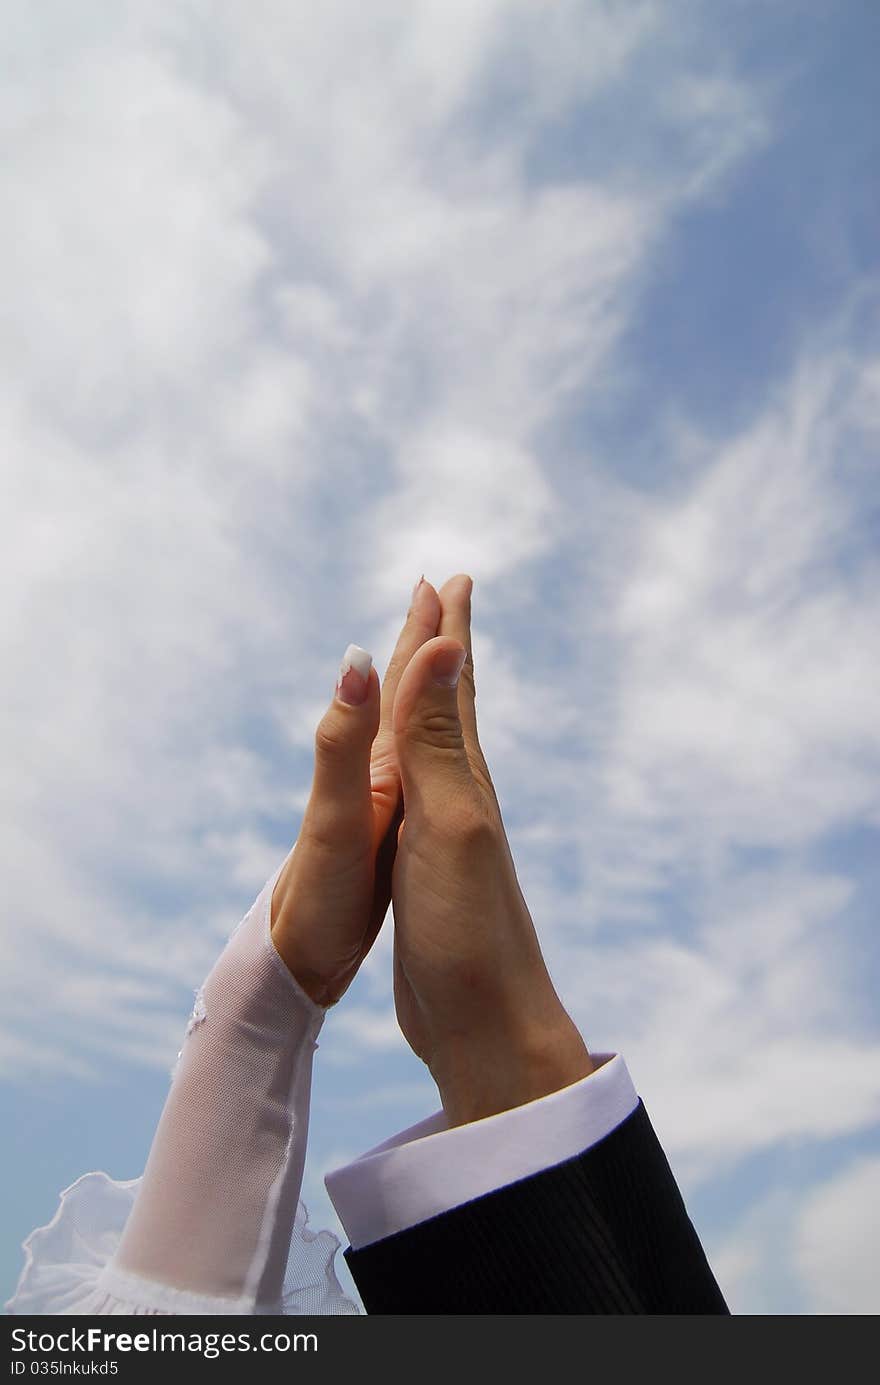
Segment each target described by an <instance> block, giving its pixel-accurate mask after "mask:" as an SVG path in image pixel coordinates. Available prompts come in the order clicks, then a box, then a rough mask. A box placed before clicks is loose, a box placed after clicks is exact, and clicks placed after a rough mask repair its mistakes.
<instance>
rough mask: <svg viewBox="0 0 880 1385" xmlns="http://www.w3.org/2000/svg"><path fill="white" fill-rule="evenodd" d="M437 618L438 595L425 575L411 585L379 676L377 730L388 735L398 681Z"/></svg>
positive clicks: (430, 635) (433, 630)
mask: <svg viewBox="0 0 880 1385" xmlns="http://www.w3.org/2000/svg"><path fill="white" fill-rule="evenodd" d="M439 620H440V598H439V597H438V595H437V593H436V591H435V590H434V588H433V587H432V586H431V583H430V582H427V581H426V580H425V578H424V577H422V578H421V580H420V581H419V582H417V583H416V585H415V587H414V588H413V594H412V599H411V601H410V606H409V610H408V611H407V614H406V620H405V621H404V623H403V628H402V630H401V632H400V634H399V635H398V637H397V644H396V645H395V646H394V652H393V653H392V655H391V658H390V659H389V661H388V667H387V668H386V670H385V677H384V678H383V679H382V709H381V717H380V721H379V729H380V733H387V735H388V736H389V738H390V736H391V714H392V711H393V709H394V698H395V696H396V694H397V688H398V684H399V683H400V679H401V677H402V675H403V670H404V669H405V668H406V666H407V664H408V663H409V661H410V659H411V658H412V656H413V654H415V652H416V650H417V649H419V648H420V646H421V645H423V644H424V643H425V641H426V640H430V639H432V638H433V637H434V635H436V634H437V625H438V622H439Z"/></svg>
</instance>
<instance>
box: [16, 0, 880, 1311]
mask: <svg viewBox="0 0 880 1385" xmlns="http://www.w3.org/2000/svg"><path fill="white" fill-rule="evenodd" d="M878 39H880V10H878V7H877V6H876V5H875V4H874V3H873V2H872V0H774V3H773V4H770V5H768V4H766V3H765V0H730V2H729V3H726V4H725V5H724V6H719V5H717V4H715V3H712V2H711V0H706V2H705V3H703V2H702V0H644V3H641V0H625V3H613V0H370V3H369V4H367V5H364V4H363V3H358V2H357V0H350V2H349V0H346V3H338V0H332V2H331V0H324V3H322V4H321V5H320V6H318V5H309V4H306V3H303V2H300V3H295V0H287V3H284V2H283V0H247V3H244V0H238V2H234V0H226V2H225V3H217V0H211V3H208V0H173V3H172V0H158V2H157V0H150V2H149V3H146V0H125V2H123V0H112V2H111V0H104V2H103V3H95V0H80V3H78V4H77V5H75V6H72V5H70V4H69V3H67V0H54V2H50V0H43V3H41V4H40V5H33V4H30V3H28V2H27V0H10V3H8V4H7V5H6V6H5V8H4V25H3V34H2V37H0V45H2V51H3V68H4V82H3V84H2V89H0V107H2V120H3V126H4V129H5V130H6V147H5V156H4V159H3V166H2V175H0V176H2V182H3V184H4V188H3V191H4V206H5V215H4V217H3V224H2V227H0V275H2V280H3V283H2V303H3V312H2V315H0V351H2V358H3V368H2V372H0V437H2V459H0V466H2V471H0V477H2V482H0V484H2V505H0V523H2V526H3V543H2V546H0V564H2V568H3V581H2V588H0V590H2V595H0V603H2V604H0V632H2V633H0V638H2V646H3V668H4V677H3V680H2V699H3V706H2V717H0V736H2V746H0V751H2V763H3V775H2V781H0V783H2V788H0V793H2V804H3V830H2V835H0V854H2V875H3V881H4V889H3V909H2V916H0V923H2V940H0V976H2V980H0V991H2V1024H0V1067H2V1075H3V1079H4V1085H3V1095H2V1107H0V1116H2V1118H3V1128H4V1130H6V1132H7V1135H6V1138H5V1140H4V1143H3V1152H2V1163H3V1180H2V1186H3V1197H4V1200H5V1205H4V1207H3V1211H2V1225H3V1237H2V1246H0V1271H2V1274H0V1278H2V1283H0V1288H2V1290H3V1294H2V1297H4V1298H5V1297H6V1296H7V1295H8V1293H9V1292H11V1290H12V1288H13V1286H14V1283H15V1279H16V1277H17V1274H18V1271H19V1268H20V1265H21V1254H20V1250H19V1244H20V1241H21V1239H22V1237H23V1236H25V1235H26V1234H27V1232H28V1231H29V1230H30V1229H31V1228H32V1227H34V1226H36V1225H40V1224H43V1223H45V1222H46V1221H48V1220H49V1218H50V1217H51V1216H52V1214H53V1212H54V1210H55V1207H56V1204H57V1195H58V1192H59V1190H60V1189H61V1188H62V1187H64V1186H66V1185H67V1184H68V1183H70V1182H72V1181H73V1179H74V1178H76V1177H77V1176H78V1175H79V1174H81V1173H82V1172H84V1171H86V1170H89V1169H95V1168H97V1169H106V1170H107V1171H108V1172H109V1173H110V1174H111V1175H112V1176H114V1177H116V1178H131V1177H134V1176H136V1175H137V1174H138V1173H140V1171H141V1169H142V1167H143V1163H144V1159H145V1157H146V1153H147V1150H148V1148H149V1143H150V1138H151V1133H152V1130H153V1128H154V1126H155V1122H156V1120H157V1118H158V1115H159V1112H160V1110H161V1107H162V1103H163V1101H164V1097H165V1093H166V1091H167V1085H168V1068H169V1065H170V1063H171V1062H172V1060H173V1057H174V1055H175V1053H176V1051H177V1049H178V1048H179V1046H180V1038H181V1034H182V1031H183V1028H184V1026H185V1023H186V1019H187V1016H188V1014H189V1010H190V1006H191V1000H192V990H193V988H194V987H195V986H196V985H197V984H198V983H199V982H200V981H201V980H202V978H203V976H204V974H205V972H206V971H207V970H208V968H209V966H210V964H211V962H212V960H213V958H214V956H215V955H216V952H217V951H218V950H219V947H220V946H221V945H222V942H223V940H224V939H225V937H226V935H227V934H228V932H229V930H230V928H231V927H232V926H233V925H234V924H235V923H236V922H237V920H238V919H239V918H240V917H241V916H242V914H243V913H244V912H245V910H246V909H247V908H248V907H249V905H250V904H251V902H252V901H253V899H254V898H255V897H256V894H257V893H258V891H259V889H260V888H261V886H262V884H263V883H264V881H265V880H266V879H267V878H268V876H269V875H270V874H272V873H273V871H274V870H275V868H276V866H277V865H278V864H279V863H280V861H281V860H282V859H283V857H284V856H285V855H286V854H287V851H288V849H289V846H290V843H291V842H292V841H293V839H294V837H295V836H296V833H297V830H298V824H299V820H300V815H301V812H302V809H303V807H304V804H305V801H306V798H307V795H308V790H309V784H310V779H311V764H312V761H311V749H312V739H313V735H314V728H315V725H316V723H317V720H318V718H319V717H320V715H321V714H322V712H323V710H324V708H325V707H326V705H327V703H328V702H329V700H330V697H331V696H332V690H333V683H334V679H335V675H336V669H337V665H338V662H339V658H340V656H341V654H342V652H343V650H344V649H345V646H346V645H347V644H348V643H349V642H350V641H354V642H356V643H358V644H361V645H364V646H365V647H367V648H368V649H370V650H371V651H372V653H373V657H374V660H375V662H376V664H377V666H378V668H379V672H380V675H381V673H382V672H383V670H384V667H385V664H386V662H387V659H388V656H389V654H390V651H391V648H392V646H393V643H394V639H395V637H396V632H397V629H398V628H399V625H400V623H401V621H402V619H403V615H404V613H405V610H406V607H407V604H408V601H409V594H410V590H411V587H412V585H413V583H414V581H415V580H416V579H417V578H418V577H419V575H420V574H421V573H422V572H424V573H425V574H426V575H427V576H428V578H429V579H430V580H431V581H432V582H434V584H435V585H436V586H439V585H440V584H441V583H442V582H443V580H445V578H446V577H448V576H450V575H451V574H452V573H453V572H456V571H467V572H469V573H471V574H472V576H473V578H474V582H475V586H474V596H473V611H474V650H475V663H476V670H477V689H478V709H479V715H480V726H481V737H482V740H483V744H484V748H485V750H486V753H487V757H488V760H489V764H490V766H491V768H492V770H493V773H494V777H495V782H496V786H497V789H498V793H499V797H500V800H501V803H502V807H503V810H504V815H505V821H506V823H507V826H508V833H509V837H510V840H511V844H512V848H513V852H514V856H515V859H516V861H517V865H518V869H519V874H520V881H521V884H522V887H523V891H524V894H525V897H526V899H527V901H528V903H529V906H530V908H531V911H532V915H533V917H534V919H535V922H536V925H537V926H538V929H539V932H540V934H541V937H542V940H543V941H544V944H545V948H546V952H547V956H548V961H549V964H550V967H551V971H552V972H553V975H554V977H555V978H556V979H557V982H558V985H559V989H560V990H561V993H562V995H563V998H564V1000H565V1002H566V1003H567V1005H568V1006H569V1008H570V1010H571V1011H572V1013H573V1015H574V1016H575V1017H576V1019H577V1021H578V1023H579V1024H580V1025H581V1026H582V1028H583V1032H584V1035H585V1037H586V1039H587V1041H588V1043H589V1044H590V1046H591V1047H594V1048H596V1049H612V1050H615V1051H620V1052H622V1053H623V1054H624V1056H625V1058H626V1060H627V1062H628V1065H629V1067H630V1070H631V1072H632V1074H633V1077H634V1080H635V1082H636V1086H637V1088H638V1090H639V1092H640V1093H641V1095H642V1097H643V1099H644V1101H645V1104H646V1106H647V1108H648V1110H649V1112H650V1114H651V1117H652V1119H653V1122H654V1125H655V1128H656V1129H657V1132H658V1134H659V1136H660V1138H661V1140H662V1141H663V1143H664V1145H665V1147H666V1150H667V1153H668V1155H669V1157H670V1160H671V1161H672V1164H673V1167H674V1169H675V1171H676V1173H677V1175H678V1177H679V1181H680V1185H681V1187H682V1191H683V1193H684V1195H685V1198H686V1201H687V1203H688V1207H689V1209H690V1211H691V1214H692V1216H693V1219H694V1221H695V1222H696V1225H697V1227H698V1229H699V1231H700V1234H701V1236H702V1238H703V1241H704V1244H705V1246H706V1249H707V1252H708V1254H709V1257H710V1260H711V1262H712V1264H713V1266H714V1268H715V1270H716V1273H717V1275H718V1278H719V1281H720V1282H721V1285H722V1288H723V1290H724V1291H725V1293H726V1295H727V1297H728V1301H729V1303H730V1305H731V1307H732V1308H733V1309H734V1311H737V1312H755V1313H834V1312H876V1311H878V1310H880V1288H878V1285H880V1274H878V1266H877V1261H876V1255H877V1251H876V1247H877V1245H878V1243H880V1015H878V1009H877V1005H876V1001H875V996H876V994H877V987H878V983H880V963H878V958H877V950H876V943H875V920H876V899H877V895H878V891H880V853H878V850H877V845H878V832H880V778H878V768H880V718H878V714H877V706H878V691H880V543H878V535H880V486H878V464H877V458H878V442H880V316H878V308H880V264H878V256H877V244H878V239H877V230H878V221H880V160H878V155H880V147H878V145H880V141H878V138H877V121H876V113H877V112H876V93H875V91H874V89H873V82H874V80H875V77H876V66H875V65H876V52H877V45H878ZM389 923H390V919H389ZM389 963H390V930H389V929H386V930H385V932H384V933H383V936H382V938H381V939H380V942H379V944H377V947H376V948H375V950H374V952H373V954H372V956H371V958H370V959H369V962H368V964H367V965H366V967H365V968H364V970H363V973H362V975H361V976H360V977H359V978H358V981H357V982H356V984H355V986H354V987H353V988H352V990H351V991H350V992H349V994H348V995H347V997H346V998H345V1000H344V1002H343V1004H342V1005H341V1006H340V1007H339V1009H338V1010H337V1011H335V1012H334V1013H332V1014H331V1016H330V1017H329V1019H328V1021H327V1023H326V1024H325V1027H324V1031H323V1034H322V1037H321V1047H320V1050H319V1053H318V1055H317V1061H316V1070H315V1079H314V1106H313V1117H312V1134H311V1142H310V1152H309V1162H308V1167H307V1172H306V1181H305V1185H304V1195H305V1197H306V1201H307V1202H308V1204H309V1208H310V1212H311V1217H312V1221H313V1223H316V1224H318V1225H326V1226H333V1227H335V1228H337V1229H338V1223H337V1222H336V1221H335V1217H334V1214H333V1212H332V1209H331V1207H330V1204H329V1202H328V1201H327V1199H326V1195H325V1194H324V1192H323V1186H322V1175H323V1172H324V1171H325V1170H326V1169H327V1168H328V1167H331V1166H333V1165H334V1164H337V1163H339V1162H341V1161H343V1160H344V1159H346V1158H348V1157H351V1156H354V1155H355V1154H358V1153H360V1152H361V1151H362V1150H364V1149H366V1148H367V1147H369V1146H370V1145H372V1144H375V1143H377V1142H378V1141H380V1140H382V1139H384V1138H386V1137H387V1136H389V1135H390V1134H392V1133H393V1132H394V1131H396V1130H398V1129H400V1128H401V1127H403V1126H405V1125H408V1124H410V1123H411V1122H413V1121H415V1120H418V1119H420V1118H421V1117H422V1116H424V1115H426V1114H428V1113H429V1112H430V1111H431V1110H433V1109H434V1108H435V1106H436V1099H435V1093H434V1090H433V1087H432V1084H431V1083H430V1080H429V1079H428V1078H427V1076H426V1075H425V1074H424V1072H423V1070H422V1069H421V1066H420V1064H419V1063H418V1062H417V1060H416V1059H415V1058H413V1057H412V1056H411V1055H410V1053H409V1050H408V1049H407V1048H406V1045H405V1044H404V1042H403V1040H402V1039H401V1037H400V1035H399V1033H398V1031H397V1027H396V1024H395V1021H394V1017H393V1005H392V1001H391V989H390V966H389ZM339 1258H340V1273H341V1277H342V1278H344V1281H345V1283H346V1284H347V1285H348V1286H350V1284H351V1281H350V1279H349V1278H348V1276H347V1272H346V1271H345V1268H344V1266H342V1265H341V1256H340V1257H339ZM872 1261H873V1263H872Z"/></svg>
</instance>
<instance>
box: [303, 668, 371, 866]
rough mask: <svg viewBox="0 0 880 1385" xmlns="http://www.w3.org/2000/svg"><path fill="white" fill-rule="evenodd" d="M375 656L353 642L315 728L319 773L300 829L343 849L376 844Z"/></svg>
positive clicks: (343, 850)
mask: <svg viewBox="0 0 880 1385" xmlns="http://www.w3.org/2000/svg"><path fill="white" fill-rule="evenodd" d="M372 665H373V660H372V655H371V654H370V653H369V652H368V651H367V650H366V649H361V647H360V646H359V645H356V644H350V645H349V646H348V648H347V649H346V651H345V654H344V655H343V658H342V662H341V663H340V665H339V676H338V678H337V683H336V690H335V693H334V696H333V700H332V702H331V703H330V706H329V707H328V708H327V711H326V712H325V713H324V715H323V717H322V718H321V720H320V721H319V722H318V726H317V729H316V731H315V772H314V778H313V780H312V791H311V795H310V797H309V802H308V805H307V807H306V811H305V814H304V817H303V827H302V831H303V833H305V834H306V835H307V836H308V837H309V838H310V840H311V841H312V842H316V841H318V842H324V843H325V844H326V845H327V846H329V847H330V848H331V849H332V848H335V847H338V848H339V850H340V851H341V852H343V853H345V852H346V851H351V850H354V851H355V852H358V853H359V852H361V851H363V850H365V849H366V848H367V847H369V848H370V849H372V845H373V806H372V792H371V786H370V753H371V750H372V745H373V739H374V737H375V735H376V731H377V729H378V726H379V700H380V689H379V678H378V675H377V673H376V670H375V669H374V668H373V666H372Z"/></svg>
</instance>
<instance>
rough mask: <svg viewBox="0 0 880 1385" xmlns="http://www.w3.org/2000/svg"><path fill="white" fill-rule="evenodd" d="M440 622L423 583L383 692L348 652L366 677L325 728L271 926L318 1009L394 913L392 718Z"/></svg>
mask: <svg viewBox="0 0 880 1385" xmlns="http://www.w3.org/2000/svg"><path fill="white" fill-rule="evenodd" d="M439 619H440V601H439V598H438V596H437V592H436V591H435V590H434V588H433V587H432V586H431V584H430V582H425V581H424V579H423V580H422V582H421V583H419V584H417V586H416V589H415V591H414V592H413V598H412V604H411V605H410V608H409V612H408V614H407V618H406V622H405V624H404V626H403V629H402V630H401V632H400V636H399V638H398V641H397V645H396V646H395V649H394V653H393V655H392V657H391V661H390V663H389V665H388V669H387V671H386V674H385V681H384V683H383V684H382V687H381V690H380V687H379V678H378V675H377V673H376V670H375V669H374V668H373V667H372V664H371V662H370V656H369V654H367V653H366V651H365V650H358V648H357V646H350V648H349V650H348V651H346V652H347V653H354V655H355V658H357V659H358V660H359V662H361V664H362V665H365V666H366V667H367V669H368V676H367V678H366V680H364V679H363V678H362V677H361V675H360V673H359V672H358V671H357V669H356V668H355V667H351V668H350V669H349V670H348V671H347V672H346V674H345V677H344V678H343V679H342V683H341V686H340V684H339V683H337V689H336V693H335V694H334V697H333V701H332V702H331V704H330V706H329V707H328V709H327V711H326V712H325V714H324V716H323V717H322V718H321V721H320V722H319V723H318V728H317V731H316V733H315V770H314V778H313V782H312V789H311V794H310V797H309V801H308V804H307V806H306V810H305V814H304V816H303V821H302V826H301V827H300V832H299V836H298V837H297V840H296V845H295V847H294V849H293V851H292V853H291V855H290V856H289V857H288V859H287V861H286V862H285V865H284V867H283V869H282V871H281V873H280V875H279V877H278V880H277V882H276V884H275V889H274V892H273V895H272V919H271V927H272V940H273V942H274V944H275V947H276V948H277V950H278V952H279V954H280V955H281V957H282V958H283V959H284V961H285V962H286V964H287V966H288V968H289V969H290V971H291V972H292V974H293V976H294V977H295V978H296V980H297V981H298V982H299V984H300V986H302V988H303V990H304V991H305V992H306V994H307V995H308V996H310V997H311V999H312V1000H313V1001H315V1003H316V1004H318V1005H325V1006H326V1005H333V1004H334V1003H335V1002H336V1001H337V1000H339V998H340V996H341V995H342V994H343V993H344V991H345V990H346V989H347V988H348V986H349V985H350V984H351V982H352V980H353V979H354V976H355V973H356V972H357V969H358V967H359V966H360V964H361V962H362V961H363V959H364V957H366V955H367V953H368V952H369V950H370V948H371V947H372V945H373V943H374V941H375V939H376V935H377V933H378V932H379V929H380V928H381V926H382V921H383V919H384V918H385V914H386V912H387V909H388V904H389V902H390V899H391V871H392V867H393V864H394V855H395V851H396V848H397V835H398V829H399V826H400V823H401V820H402V817H403V804H402V800H401V793H400V776H399V772H398V768H397V753H396V746H395V741H394V735H393V732H392V730H391V713H392V709H393V706H394V698H395V694H396V692H397V687H398V684H399V683H400V679H401V677H402V675H403V672H404V670H405V669H406V666H407V664H408V663H409V660H410V659H411V657H412V656H413V654H414V653H415V652H416V650H418V649H419V648H420V647H421V646H422V645H423V644H424V642H425V641H426V640H429V639H430V638H431V637H432V636H433V635H435V634H436V633H437V625H438V622H439ZM344 662H345V661H343V667H344ZM340 672H342V668H341V669H340ZM340 693H341V696H340ZM359 697H360V698H362V700H361V701H360V702H358V701H357V699H358V698H359Z"/></svg>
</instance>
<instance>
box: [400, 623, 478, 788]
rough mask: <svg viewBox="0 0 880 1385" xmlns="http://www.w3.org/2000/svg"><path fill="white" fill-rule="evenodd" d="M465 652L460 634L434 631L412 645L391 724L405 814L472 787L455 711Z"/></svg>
mask: <svg viewBox="0 0 880 1385" xmlns="http://www.w3.org/2000/svg"><path fill="white" fill-rule="evenodd" d="M466 657H467V650H466V649H465V647H464V645H463V644H462V643H461V641H460V640H455V639H452V638H451V637H450V636H449V635H438V636H437V637H436V638H435V639H432V640H427V641H426V642H425V643H424V644H423V645H421V646H420V648H419V649H417V650H416V652H415V654H413V656H412V658H411V659H410V661H409V663H408V664H407V666H406V668H405V669H404V671H403V673H402V675H401V678H400V682H399V684H398V685H397V692H396V694H395V698H394V709H393V712H392V718H391V726H392V730H393V732H394V740H395V750H396V752H397V763H398V766H399V768H400V782H401V786H402V788H403V797H404V802H405V805H406V812H407V814H410V813H412V812H413V810H414V809H415V810H416V811H418V810H419V809H421V808H424V807H427V806H430V805H431V803H434V805H435V806H436V804H437V800H440V802H441V804H442V802H443V800H444V799H446V798H447V797H450V796H456V797H457V796H460V795H461V793H462V792H463V791H464V792H468V791H471V790H472V789H473V787H474V778H473V776H472V774H471V767H470V762H469V760H468V756H467V750H466V748H465V743H464V736H463V735H462V729H461V718H460V716H459V712H458V679H459V674H460V673H461V670H462V666H463V664H464V661H465V659H466Z"/></svg>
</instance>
